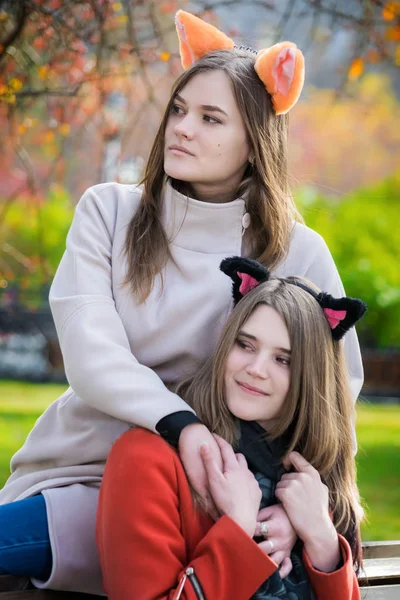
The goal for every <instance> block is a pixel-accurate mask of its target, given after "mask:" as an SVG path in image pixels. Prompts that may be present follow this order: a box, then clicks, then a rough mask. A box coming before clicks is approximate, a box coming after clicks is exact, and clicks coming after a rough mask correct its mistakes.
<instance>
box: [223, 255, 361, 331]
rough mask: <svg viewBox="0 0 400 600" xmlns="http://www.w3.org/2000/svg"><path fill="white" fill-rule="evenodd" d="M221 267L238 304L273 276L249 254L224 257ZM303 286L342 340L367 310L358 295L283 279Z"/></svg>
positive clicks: (289, 278)
mask: <svg viewBox="0 0 400 600" xmlns="http://www.w3.org/2000/svg"><path fill="white" fill-rule="evenodd" d="M220 269H221V271H222V272H223V273H225V275H228V277H230V278H231V279H232V281H233V285H232V295H233V299H234V301H235V305H236V304H237V303H238V302H239V300H241V299H242V298H243V296H245V295H246V294H248V293H249V292H250V291H251V290H252V289H253V288H255V287H257V286H258V285H260V283H264V282H265V281H268V280H269V279H270V272H269V271H268V269H266V268H265V267H263V265H261V264H260V263H258V262H256V261H255V260H251V259H249V258H241V257H240V256H233V257H232V258H225V259H224V260H223V261H222V262H221V265H220ZM281 281H284V282H285V283H290V284H292V285H296V286H297V287H300V288H302V289H303V290H305V291H306V292H308V293H309V294H311V296H312V297H313V298H315V300H316V301H317V302H318V304H319V305H320V307H321V308H322V310H323V311H324V314H325V317H326V319H327V321H328V323H329V325H330V328H331V331H332V338H333V339H334V340H340V339H342V337H343V336H344V334H345V333H347V331H348V330H349V329H350V328H351V327H353V326H354V325H355V324H356V323H357V321H358V320H359V319H361V317H362V316H363V314H364V313H365V311H366V310H367V306H366V304H364V302H363V301H362V300H358V299H357V298H348V297H346V296H345V297H343V298H333V297H332V296H331V295H330V294H327V293H325V292H320V293H319V294H318V293H317V292H315V291H314V290H313V289H311V288H309V287H308V286H307V285H305V284H304V283H301V282H300V281H297V280H296V278H294V277H288V278H285V279H282V280H281Z"/></svg>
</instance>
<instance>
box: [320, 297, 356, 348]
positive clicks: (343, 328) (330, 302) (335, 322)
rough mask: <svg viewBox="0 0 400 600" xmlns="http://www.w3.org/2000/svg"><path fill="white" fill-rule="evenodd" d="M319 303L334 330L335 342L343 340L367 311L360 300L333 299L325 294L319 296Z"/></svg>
mask: <svg viewBox="0 0 400 600" xmlns="http://www.w3.org/2000/svg"><path fill="white" fill-rule="evenodd" d="M318 302H319V303H320V305H321V307H322V309H323V311H324V314H325V316H326V318H327V320H328V322H329V325H330V327H331V329H332V337H333V339H334V340H340V339H342V337H343V336H344V335H345V333H347V332H348V330H349V329H351V327H354V325H355V324H356V323H357V321H359V320H360V319H361V317H362V316H363V315H364V313H365V312H366V310H367V305H366V304H365V303H364V302H363V301H362V300H359V299H358V298H348V297H344V298H333V297H332V296H331V295H330V294H326V293H325V292H321V293H320V294H319V295H318Z"/></svg>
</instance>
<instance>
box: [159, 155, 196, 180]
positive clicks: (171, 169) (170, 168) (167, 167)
mask: <svg viewBox="0 0 400 600" xmlns="http://www.w3.org/2000/svg"><path fill="white" fill-rule="evenodd" d="M171 163H172V164H171ZM164 171H165V174H166V175H168V177H171V178H172V179H179V180H180V181H188V182H190V181H195V180H196V178H195V176H194V174H191V173H190V171H189V170H188V169H187V168H185V166H184V165H179V164H178V165H177V164H176V163H175V164H174V163H173V162H172V161H171V160H169V159H166V160H165V161H164Z"/></svg>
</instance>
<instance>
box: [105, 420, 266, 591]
mask: <svg viewBox="0 0 400 600" xmlns="http://www.w3.org/2000/svg"><path fill="white" fill-rule="evenodd" d="M150 438H151V439H150ZM182 478H183V479H182ZM188 489H189V488H188V484H187V481H186V477H185V475H184V472H183V468H182V467H181V466H180V463H179V459H178V457H177V455H176V454H175V453H174V452H173V450H172V449H171V448H170V447H168V445H167V444H166V443H165V442H164V441H163V440H162V439H161V438H159V437H156V436H154V435H152V434H150V433H148V432H143V431H141V430H137V429H136V430H134V431H130V432H128V433H126V434H124V435H123V436H122V437H121V438H120V439H119V440H118V441H117V442H116V444H115V445H114V446H113V448H112V450H111V453H110V456H109V459H108V462H107V465H106V470H105V474H104V479H103V483H102V487H101V492H100V503H99V511H98V516H97V543H98V548H99V553H100V562H101V566H102V572H103V577H104V588H105V591H106V593H107V594H108V598H109V599H110V600H134V599H136V598H140V599H141V600H155V599H157V600H167V599H168V600H172V599H173V598H175V596H176V594H177V591H178V590H180V591H181V595H180V596H179V598H182V600H196V599H197V598H198V597H201V596H198V595H196V593H195V591H194V589H195V588H194V586H193V583H192V580H191V579H190V578H187V579H186V580H185V579H184V575H185V572H186V569H187V568H188V567H190V568H191V569H193V574H194V577H195V579H196V581H195V584H196V585H199V586H200V588H201V590H202V592H203V594H204V596H205V597H206V598H218V599H219V600H231V599H232V598H235V600H249V598H250V597H251V596H252V595H253V594H254V592H255V591H256V590H257V589H258V587H259V586H260V585H261V584H262V583H263V582H264V581H265V580H266V579H267V578H268V577H269V576H270V575H271V574H272V573H273V572H274V571H275V570H276V568H277V566H276V564H275V563H274V562H273V561H272V560H271V559H270V558H269V557H268V556H267V555H265V554H264V553H263V552H262V550H261V549H260V548H259V547H258V545H257V544H256V543H255V542H254V541H253V540H252V539H251V538H250V537H249V536H248V535H247V534H246V533H245V532H244V531H243V530H242V529H241V527H239V526H238V525H237V524H236V523H235V522H234V521H232V520H231V519H230V518H229V517H227V516H225V517H222V518H221V519H220V520H219V521H218V522H217V523H215V524H214V525H211V527H210V528H209V529H208V532H207V533H205V535H203V537H202V532H203V534H204V532H205V531H207V527H205V528H202V529H201V530H200V533H199V531H198V530H197V529H196V527H197V526H198V525H196V523H195V520H196V519H195V515H194V514H193V515H192V514H190V515H188V514H187V512H186V513H185V510H186V511H187V510H188V504H187V500H188V496H189V500H190V501H191V500H192V499H191V497H190V492H189V491H188ZM185 494H186V496H185ZM182 498H186V500H184V501H183V503H182ZM185 502H186V504H185ZM190 510H191V511H192V510H194V509H193V505H192V504H190ZM184 515H186V519H185V518H184ZM207 521H208V519H207ZM188 523H189V525H188ZM210 524H211V523H210ZM208 526H209V525H208ZM184 528H186V530H185V532H183V529H184ZM194 531H197V534H196V535H197V536H198V537H197V538H196V540H195V541H193V532H194ZM197 539H200V541H199V542H197ZM190 544H194V545H195V548H194V551H193V549H192V552H191V556H189V557H188V548H189V547H190ZM196 544H197V545H196Z"/></svg>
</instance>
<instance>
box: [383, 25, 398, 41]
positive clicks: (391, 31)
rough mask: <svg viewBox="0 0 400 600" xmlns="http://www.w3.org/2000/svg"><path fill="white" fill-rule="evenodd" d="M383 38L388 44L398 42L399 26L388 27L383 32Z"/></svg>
mask: <svg viewBox="0 0 400 600" xmlns="http://www.w3.org/2000/svg"><path fill="white" fill-rule="evenodd" d="M385 38H386V39H387V40H388V41H389V42H400V25H395V26H394V27H388V28H387V29H386V31H385Z"/></svg>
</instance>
